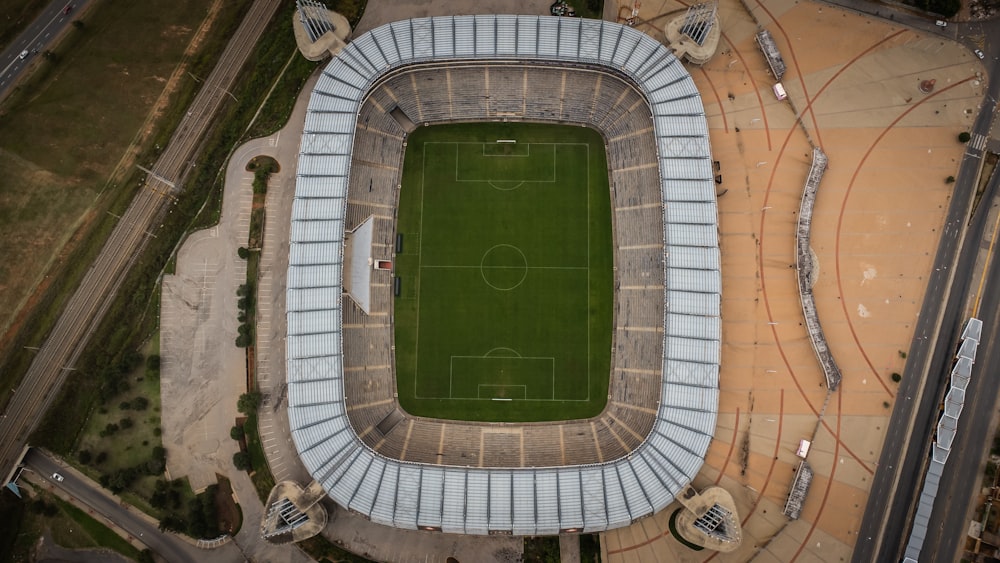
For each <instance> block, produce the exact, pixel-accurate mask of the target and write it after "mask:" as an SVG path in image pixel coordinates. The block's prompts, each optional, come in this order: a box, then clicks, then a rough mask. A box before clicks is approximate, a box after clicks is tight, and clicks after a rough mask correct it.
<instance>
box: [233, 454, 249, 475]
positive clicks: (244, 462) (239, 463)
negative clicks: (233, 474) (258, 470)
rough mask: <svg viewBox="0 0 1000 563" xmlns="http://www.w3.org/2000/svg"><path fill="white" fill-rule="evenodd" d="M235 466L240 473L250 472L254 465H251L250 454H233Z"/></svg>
mask: <svg viewBox="0 0 1000 563" xmlns="http://www.w3.org/2000/svg"><path fill="white" fill-rule="evenodd" d="M233 465H235V466H236V469H239V470H240V471H249V470H250V468H251V467H253V464H251V463H250V454H248V453H247V452H236V453H235V454H233Z"/></svg>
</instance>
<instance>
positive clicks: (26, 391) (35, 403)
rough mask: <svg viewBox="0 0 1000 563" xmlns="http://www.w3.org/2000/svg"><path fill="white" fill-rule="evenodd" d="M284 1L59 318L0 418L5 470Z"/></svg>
mask: <svg viewBox="0 0 1000 563" xmlns="http://www.w3.org/2000/svg"><path fill="white" fill-rule="evenodd" d="M277 6H278V1H277V0H257V1H256V2H254V4H253V5H252V6H251V7H250V9H249V10H248V12H247V15H246V16H245V17H244V19H243V22H242V23H241V24H240V27H239V29H237V31H236V33H235V34H234V35H233V37H232V39H231V40H230V42H229V44H228V45H227V46H226V49H225V51H223V53H222V56H221V58H220V60H219V63H218V64H217V65H216V67H215V69H213V70H212V73H211V74H209V76H208V78H207V79H206V81H205V85H204V86H203V87H202V89H201V91H199V93H198V95H197V96H196V97H195V99H194V101H193V102H192V103H191V106H190V108H189V111H188V112H187V115H186V116H185V117H184V118H183V119H182V121H181V123H180V126H179V127H178V129H177V131H176V132H175V133H174V136H173V138H172V139H171V140H170V142H169V144H168V145H167V147H166V148H165V149H164V151H163V154H162V155H161V156H160V158H159V160H157V162H156V164H155V165H154V166H153V168H152V170H153V171H154V173H155V174H154V175H152V176H151V177H150V178H149V179H148V181H147V182H146V183H145V184H144V185H143V187H142V188H141V189H140V190H139V192H138V194H136V196H135V199H134V200H133V201H132V204H131V205H130V206H129V208H128V210H127V211H126V212H125V213H124V215H123V216H122V218H121V219H120V220H119V222H118V224H117V225H116V226H115V228H114V230H113V231H112V233H111V236H110V237H109V239H108V241H107V242H106V243H105V245H104V248H102V250H101V252H100V254H99V255H98V257H97V259H96V260H95V261H94V263H93V264H92V265H91V267H90V269H89V270H88V271H87V273H86V274H85V275H84V278H83V280H82V281H81V283H80V285H79V287H78V288H77V290H76V292H75V293H74V294H73V296H72V297H70V299H69V301H68V303H67V305H66V307H65V309H64V310H63V312H62V314H61V315H60V317H59V319H58V320H57V321H56V324H55V326H54V327H53V329H52V331H51V332H50V334H49V337H48V339H47V340H46V341H45V342H44V343H43V344H42V346H41V347H40V349H39V351H38V353H37V354H36V355H35V360H34V362H32V364H31V367H30V368H29V369H28V372H27V374H26V375H25V377H24V380H23V381H22V383H21V385H20V386H19V387H18V388H17V390H16V392H15V393H14V395H13V397H12V398H11V400H10V403H9V404H8V405H7V409H6V410H5V411H4V412H3V415H2V417H3V424H0V475H8V476H9V475H10V474H11V473H12V472H13V470H14V467H15V465H16V463H17V461H18V459H17V457H18V456H19V455H20V453H21V450H22V448H23V447H24V444H25V441H26V440H27V437H28V435H29V434H30V433H31V431H32V430H33V429H34V428H35V426H36V425H37V424H38V421H39V420H40V418H41V416H42V414H43V413H44V412H45V410H46V409H47V408H48V406H49V405H50V404H51V402H52V400H53V399H54V397H55V396H56V394H57V392H58V390H59V387H60V386H61V385H62V383H63V381H64V380H65V377H66V374H67V373H68V371H67V370H68V369H70V368H72V366H73V364H74V363H75V362H76V359H77V358H78V357H79V355H80V354H81V353H82V351H83V350H84V347H85V346H86V345H87V341H88V340H89V338H90V336H91V334H92V333H93V330H94V328H95V327H96V326H97V325H98V324H99V323H100V321H101V319H102V317H103V316H104V314H105V313H106V311H107V309H108V307H109V306H110V305H111V303H112V301H113V300H114V298H115V295H116V292H117V291H118V288H119V286H120V285H121V283H122V280H123V279H124V277H125V275H126V274H127V272H128V270H129V268H130V267H131V266H132V264H133V262H134V261H135V259H136V258H137V257H138V255H139V253H140V252H141V251H142V249H143V248H144V247H145V244H146V240H147V237H148V236H155V233H154V232H153V231H155V230H156V228H157V226H158V225H159V224H160V218H161V217H162V216H163V215H164V214H165V213H167V212H168V211H169V208H170V207H171V205H172V202H173V194H174V193H175V192H176V189H175V188H174V187H173V185H172V184H171V183H172V182H176V183H177V184H178V185H179V182H180V181H182V180H183V178H184V177H185V176H186V174H187V172H188V171H189V170H190V168H191V167H192V166H193V165H194V162H193V158H194V157H195V150H196V149H197V147H198V143H199V141H200V140H201V138H202V136H203V135H204V133H205V131H206V130H207V128H208V126H209V123H210V122H211V121H212V119H213V118H214V116H215V114H216V112H217V111H218V109H219V107H220V106H221V105H222V103H223V101H224V100H225V99H226V98H227V97H228V96H230V94H229V92H228V88H229V87H230V86H231V85H232V83H233V81H234V80H235V79H236V76H237V74H238V73H239V71H240V69H241V68H242V66H243V64H244V63H245V62H246V60H247V57H248V56H249V54H250V52H251V49H252V47H253V45H255V44H256V43H257V40H258V39H259V38H260V35H261V33H262V32H263V30H264V27H265V26H266V25H267V22H268V21H269V20H270V19H271V16H272V15H273V14H274V12H275V10H276V9H277Z"/></svg>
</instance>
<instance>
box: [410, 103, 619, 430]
mask: <svg viewBox="0 0 1000 563" xmlns="http://www.w3.org/2000/svg"><path fill="white" fill-rule="evenodd" d="M497 139H516V140H517V143H516V144H514V143H497V142H496V140H497ZM402 184H403V189H402V190H401V193H400V202H399V226H398V232H399V233H401V234H402V236H403V252H402V253H400V254H398V255H397V256H396V274H397V276H398V277H399V278H401V282H402V283H401V288H402V289H401V294H400V296H399V297H398V298H397V299H396V300H395V320H396V323H395V330H396V340H395V343H396V376H397V382H398V384H397V385H398V387H397V391H398V393H399V400H400V403H401V405H402V406H403V408H405V409H406V410H407V411H409V412H410V413H412V414H415V415H419V416H429V417H434V418H446V419H459V420H482V421H502V422H522V421H540V420H567V419H576V418H588V417H591V416H595V415H597V414H598V413H600V412H601V410H602V409H603V408H604V405H605V403H606V401H607V389H608V374H609V369H610V361H611V358H610V349H611V308H612V301H613V299H612V296H613V287H612V286H613V272H612V267H611V266H612V245H611V215H610V214H611V210H610V209H611V206H610V197H609V195H608V173H607V162H606V157H605V153H604V143H603V140H602V139H601V137H600V135H599V134H598V133H596V132H595V131H593V130H591V129H587V128H583V127H574V126H561V125H540V124H523V123H522V124H492V123H476V124H461V125H442V126H432V127H424V128H420V129H418V130H417V131H416V132H414V133H413V134H412V135H411V136H410V138H409V139H408V143H407V149H406V156H405V162H404V170H403V180H402Z"/></svg>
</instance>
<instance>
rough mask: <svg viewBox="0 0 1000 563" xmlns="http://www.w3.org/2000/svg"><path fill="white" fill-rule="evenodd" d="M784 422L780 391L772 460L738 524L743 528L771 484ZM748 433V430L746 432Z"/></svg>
mask: <svg viewBox="0 0 1000 563" xmlns="http://www.w3.org/2000/svg"><path fill="white" fill-rule="evenodd" d="M784 421H785V390H784V389H782V390H781V393H780V394H779V395H778V435H777V436H775V438H774V458H773V459H772V460H771V467H770V468H768V470H767V477H765V478H764V484H763V485H762V486H761V488H760V491H759V492H758V493H757V500H755V501H754V502H753V506H751V507H750V510H749V511H747V515H746V517H745V518H743V521H742V522H740V525H741V526H745V525H746V523H747V521H748V520H750V517H751V516H753V513H754V512H756V511H757V505H758V504H760V499H762V498H764V491H766V490H767V486H768V485H770V484H771V474H773V473H774V464H775V463H776V462H777V461H778V450H779V448H781V429H782V427H783V426H784ZM748 431H749V430H748Z"/></svg>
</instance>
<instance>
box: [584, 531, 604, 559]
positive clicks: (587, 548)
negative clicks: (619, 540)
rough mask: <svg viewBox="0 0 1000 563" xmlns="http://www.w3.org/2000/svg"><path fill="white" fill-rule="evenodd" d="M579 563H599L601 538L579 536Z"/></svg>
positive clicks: (589, 535)
mask: <svg viewBox="0 0 1000 563" xmlns="http://www.w3.org/2000/svg"><path fill="white" fill-rule="evenodd" d="M580 563H601V536H600V535H598V534H580Z"/></svg>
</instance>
